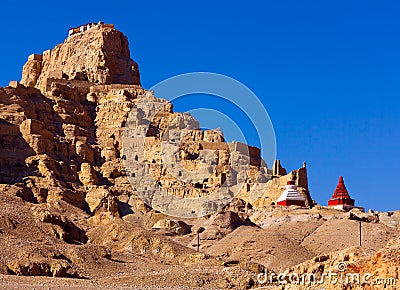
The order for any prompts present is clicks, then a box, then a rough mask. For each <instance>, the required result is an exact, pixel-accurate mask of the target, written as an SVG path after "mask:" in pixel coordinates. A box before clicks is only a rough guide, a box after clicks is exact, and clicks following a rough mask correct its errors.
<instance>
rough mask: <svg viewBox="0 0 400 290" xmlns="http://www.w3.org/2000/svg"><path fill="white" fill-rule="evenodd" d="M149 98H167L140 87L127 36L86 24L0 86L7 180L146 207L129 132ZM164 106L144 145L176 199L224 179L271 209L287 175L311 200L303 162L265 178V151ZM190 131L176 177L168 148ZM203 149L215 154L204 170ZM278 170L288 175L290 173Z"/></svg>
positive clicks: (0, 158)
mask: <svg viewBox="0 0 400 290" xmlns="http://www.w3.org/2000/svg"><path fill="white" fill-rule="evenodd" d="M144 97H146V98H147V99H148V104H151V103H152V102H154V103H157V102H158V103H159V102H164V101H161V100H160V99H157V98H155V96H154V95H152V93H151V92H148V91H146V90H144V89H143V88H141V86H140V80H139V71H138V66H137V64H136V63H135V62H134V61H133V60H132V59H131V58H130V52H129V48H128V40H127V38H126V37H125V36H124V35H123V34H122V33H121V32H119V31H117V30H116V29H114V27H113V26H112V25H105V24H101V23H99V24H97V25H91V26H90V27H89V26H88V28H87V29H86V31H82V32H77V33H74V34H72V35H70V36H69V37H68V38H67V39H66V40H65V41H64V43H62V44H59V45H57V46H56V47H55V48H54V49H52V50H48V51H45V52H44V53H43V54H41V55H31V56H30V57H29V59H28V62H27V63H26V64H25V66H24V68H23V73H22V80H21V83H20V84H19V83H17V82H11V83H10V86H9V87H7V88H4V89H1V90H0V118H1V124H0V126H1V128H2V130H1V132H0V140H2V142H3V150H2V151H1V153H0V164H1V165H2V166H1V169H0V171H2V173H3V174H1V176H0V183H5V182H6V183H16V182H19V183H21V182H22V183H23V184H24V185H25V186H26V187H28V188H31V190H32V192H33V194H34V196H35V198H36V199H37V200H38V201H42V202H45V201H46V198H47V196H49V195H51V192H59V189H62V190H66V189H68V190H74V191H78V192H83V193H84V195H88V193H89V192H90V191H93V190H96V188H98V187H103V186H107V187H108V190H109V191H110V193H111V195H113V196H115V197H117V198H118V200H119V202H120V204H123V206H121V207H120V211H121V214H122V215H124V214H126V213H129V212H130V210H128V208H129V207H136V206H139V207H142V205H140V202H139V201H138V196H137V194H136V192H135V191H136V189H137V188H138V187H143V184H133V187H132V186H131V184H130V183H129V180H128V176H127V172H126V168H125V166H124V161H125V160H126V154H125V153H124V152H123V148H122V143H123V142H122V138H123V135H124V127H125V124H126V122H127V121H128V117H129V114H130V113H131V112H132V111H136V113H137V114H136V115H137V116H136V121H135V122H137V124H140V123H143V122H144V121H143V116H142V114H143V112H142V111H141V109H140V108H138V107H137V105H136V104H137V100H140V99H143V98H144ZM162 104H163V106H164V107H163V108H162V109H161V110H159V112H157V114H155V116H154V118H153V119H152V120H151V124H150V126H149V128H148V131H147V134H146V138H145V139H146V140H145V146H144V148H143V150H144V151H145V152H144V153H145V160H144V163H147V166H148V168H149V172H148V174H151V176H152V178H153V179H154V182H157V183H158V184H159V185H160V186H161V187H162V188H164V189H165V190H166V191H167V193H168V194H169V195H173V196H177V197H180V198H196V197H204V196H208V195H210V194H212V193H214V192H215V191H216V190H218V189H219V188H221V186H222V185H223V184H227V185H228V186H229V192H227V194H228V195H231V194H237V196H238V197H240V198H242V199H243V200H245V201H246V202H247V201H250V202H251V203H254V204H255V205H257V206H265V205H268V206H269V205H271V204H273V202H274V201H275V199H276V198H278V197H279V195H280V194H281V192H282V191H283V185H284V184H285V183H286V181H287V180H296V181H297V182H296V183H297V184H298V185H299V186H300V189H301V190H303V194H304V195H305V196H306V197H307V199H308V200H309V201H310V204H311V198H310V196H309V193H308V188H307V187H308V186H307V175H306V169H305V168H301V169H299V170H298V171H293V172H291V173H290V174H289V175H284V176H282V175H279V176H274V177H275V179H273V180H271V181H269V182H268V180H269V179H270V178H271V172H270V171H269V170H268V169H267V167H266V165H265V164H264V163H263V161H262V160H261V157H260V150H259V149H258V148H255V147H250V146H247V145H245V144H241V143H226V142H225V140H224V138H223V133H222V132H219V131H213V130H208V131H201V130H199V129H198V128H199V124H198V122H197V120H195V119H194V118H193V117H192V116H190V115H188V114H182V113H176V112H173V108H172V104H170V103H168V102H164V103H162ZM186 128H190V129H191V131H188V133H187V134H186V135H185V136H184V137H183V139H182V140H181V141H182V142H181V144H180V145H179V150H178V151H179V152H177V156H176V157H174V158H176V160H175V161H174V162H172V164H173V163H175V162H176V163H180V165H181V166H182V170H185V171H187V172H188V173H189V174H190V175H191V177H190V178H189V179H187V178H186V179H185V178H179V176H178V177H177V176H174V175H173V174H171V169H173V167H174V166H172V167H171V165H170V164H168V163H171V162H168V161H166V160H164V159H163V158H165V156H166V155H170V153H171V149H170V151H168V152H163V151H162V142H163V138H165V136H166V135H168V134H172V132H174V133H173V134H178V135H180V134H182V132H183V131H182V130H186ZM185 132H186V131H185ZM133 141H135V140H133ZM204 153H207V154H208V155H209V159H210V160H209V162H208V164H207V165H206V166H204V165H205V163H204V160H203V159H204V158H206V157H207V156H206V155H204ZM203 155H204V156H206V157H204V156H203ZM211 155H212V156H211ZM207 158H208V157H207ZM202 167H204V168H203V171H202V172H203V173H206V175H207V176H206V177H203V178H199V176H200V175H199V174H196V171H197V170H199V168H202ZM133 170H134V171H135V172H133V174H141V172H142V173H143V172H145V171H143V170H144V164H139V166H138V167H137V168H134V169H133ZM180 172H181V171H179V173H180ZM278 173H279V174H286V172H284V171H283V169H282V170H281V171H280V172H278ZM130 174H132V173H130ZM203 175H204V174H203ZM131 182H132V181H131ZM152 182H153V180H152ZM267 182H268V183H267ZM44 192H46V194H44ZM49 192H50V194H49ZM85 192H86V193H85ZM251 195H253V196H251ZM55 196H59V194H56V195H55ZM95 196H96V195H95ZM100 200H101V199H100ZM92 203H93V201H92ZM94 203H96V202H94ZM165 203H166V204H168V201H166V202H165ZM85 206H86V207H87V205H84V204H82V205H80V207H81V208H84V207H85ZM209 206H214V205H209Z"/></svg>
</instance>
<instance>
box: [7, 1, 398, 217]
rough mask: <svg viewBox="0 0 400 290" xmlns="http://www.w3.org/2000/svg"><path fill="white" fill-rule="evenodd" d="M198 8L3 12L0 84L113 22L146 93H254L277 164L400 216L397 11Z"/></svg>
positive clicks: (330, 6) (381, 5) (253, 5)
mask: <svg viewBox="0 0 400 290" xmlns="http://www.w3.org/2000/svg"><path fill="white" fill-rule="evenodd" d="M190 2H191V1H174V2H172V1H168V2H167V1H140V2H137V1H126V2H116V1H115V2H110V1H107V2H102V1H95V2H90V1H83V2H74V1H69V2H68V4H66V2H60V4H56V3H57V2H54V1H51V2H48V3H46V2H41V3H38V2H32V1H30V2H24V1H18V2H17V4H13V3H3V4H2V12H3V13H2V17H1V19H0V23H1V25H2V30H1V31H0V37H1V40H2V45H1V46H0V50H1V52H0V65H1V70H0V85H2V86H4V85H6V84H7V83H8V81H9V80H13V79H20V76H21V69H22V66H23V64H24V63H25V61H26V59H27V57H28V55H29V54H31V53H34V52H35V53H41V52H42V51H44V50H46V49H49V48H52V47H54V46H55V45H56V44H57V43H60V42H62V41H63V40H64V38H65V37H66V35H67V30H68V28H69V27H70V26H78V25H79V24H82V23H86V22H89V21H93V22H97V21H98V20H103V21H105V22H108V23H114V24H115V25H116V28H118V29H119V30H121V31H123V32H124V33H125V34H126V35H127V36H128V38H129V40H130V47H131V54H132V58H133V59H135V60H136V61H137V62H138V63H139V68H140V71H141V77H142V85H143V86H144V87H145V88H150V87H152V86H153V85H155V84H156V83H158V82H160V81H162V80H164V79H166V78H168V77H171V76H174V75H177V74H181V73H187V72H194V71H207V72H215V73H220V74H224V75H227V76H230V77H232V78H234V79H236V80H238V81H240V82H242V83H243V84H245V85H246V86H248V87H249V88H250V89H251V90H252V91H253V92H254V93H255V94H257V96H258V97H259V98H260V100H261V101H262V103H263V104H264V106H265V107H266V109H267V110H268V113H269V115H270V117H271V120H272V122H273V125H274V128H275V133H276V138H277V155H278V158H279V159H281V160H282V163H283V165H284V166H285V167H286V168H287V169H289V170H292V169H296V168H298V167H300V166H301V165H302V162H303V161H304V160H306V161H307V164H308V168H309V182H310V190H311V194H312V196H313V197H314V199H316V200H317V201H318V202H319V203H321V204H326V201H327V199H329V197H330V196H331V194H332V193H333V191H334V188H335V186H336V184H337V181H338V177H339V176H340V175H343V176H344V179H345V183H346V185H347V187H348V189H349V192H350V194H351V195H352V197H353V198H355V199H356V204H358V205H361V206H365V207H366V208H373V209H377V210H394V209H400V202H399V197H398V196H399V194H400V192H399V190H398V189H397V188H398V185H397V182H398V181H399V180H400V178H399V174H400V166H399V164H400V157H399V156H400V155H399V153H398V147H399V146H398V144H399V141H400V133H399V124H400V122H399V121H400V115H399V113H398V108H399V105H400V100H399V93H400V81H399V80H400V70H399V68H400V56H399V51H400V37H399V36H400V35H399V34H400V18H399V17H398V13H399V10H400V3H398V2H396V1H338V0H336V1H248V2H232V1H201V2H196V3H190ZM61 3H62V4H61ZM199 103H201V102H200V101H199ZM180 108H182V109H184V108H185V105H184V104H181V105H178V104H177V109H180ZM228 113H229V110H228ZM231 113H232V114H233V115H235V112H234V110H232V111H231ZM244 126H245V125H244ZM214 127H219V124H215V126H214ZM249 140H250V141H249V142H250V143H254V142H255V141H252V140H251V136H249Z"/></svg>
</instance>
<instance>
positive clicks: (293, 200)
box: [276, 181, 306, 207]
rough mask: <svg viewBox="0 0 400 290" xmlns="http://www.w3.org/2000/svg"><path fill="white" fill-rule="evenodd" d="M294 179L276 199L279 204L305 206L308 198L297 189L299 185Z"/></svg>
mask: <svg viewBox="0 0 400 290" xmlns="http://www.w3.org/2000/svg"><path fill="white" fill-rule="evenodd" d="M293 183H294V182H293V181H288V183H287V185H286V186H285V190H284V191H283V193H282V194H281V196H280V197H279V198H278V200H277V201H276V203H277V205H282V206H291V205H298V206H302V207H305V206H306V199H305V198H304V196H302V195H301V194H300V193H299V192H298V191H297V185H295V184H293Z"/></svg>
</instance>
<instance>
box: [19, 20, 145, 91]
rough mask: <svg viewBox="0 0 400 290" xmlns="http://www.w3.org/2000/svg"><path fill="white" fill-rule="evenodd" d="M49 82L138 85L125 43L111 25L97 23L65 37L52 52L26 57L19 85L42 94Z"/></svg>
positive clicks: (135, 64)
mask: <svg viewBox="0 0 400 290" xmlns="http://www.w3.org/2000/svg"><path fill="white" fill-rule="evenodd" d="M49 78H55V79H65V80H80V81H89V82H91V83H93V84H113V83H116V84H132V85H140V77H139V69H138V65H137V63H135V62H134V61H133V60H132V59H131V58H130V52H129V46H128V39H127V38H126V36H125V35H123V34H122V32H120V31H118V30H115V29H114V27H113V26H112V25H104V24H100V23H99V24H98V25H93V26H92V27H91V28H90V29H88V30H87V31H85V32H81V33H76V34H73V35H71V36H69V37H68V38H67V39H66V40H65V42H64V43H62V44H59V45H57V46H56V47H55V48H53V49H52V50H47V51H45V52H44V53H43V54H34V55H31V56H30V57H29V59H28V62H27V63H26V64H25V66H24V68H23V71H22V79H21V83H22V84H23V85H25V86H28V87H37V88H39V89H40V90H41V91H42V92H43V91H44V90H45V88H46V85H48V79H49Z"/></svg>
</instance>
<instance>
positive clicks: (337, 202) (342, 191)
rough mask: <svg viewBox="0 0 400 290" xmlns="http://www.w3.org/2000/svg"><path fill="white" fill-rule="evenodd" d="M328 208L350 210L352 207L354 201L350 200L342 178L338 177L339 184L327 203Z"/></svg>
mask: <svg viewBox="0 0 400 290" xmlns="http://www.w3.org/2000/svg"><path fill="white" fill-rule="evenodd" d="M328 206H333V207H341V208H345V207H347V208H352V207H354V199H352V198H351V197H350V195H349V193H348V191H347V189H346V186H345V185H344V181H343V177H342V176H340V178H339V183H338V185H337V186H336V189H335V192H334V193H333V195H332V198H331V199H330V200H329V201H328Z"/></svg>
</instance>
